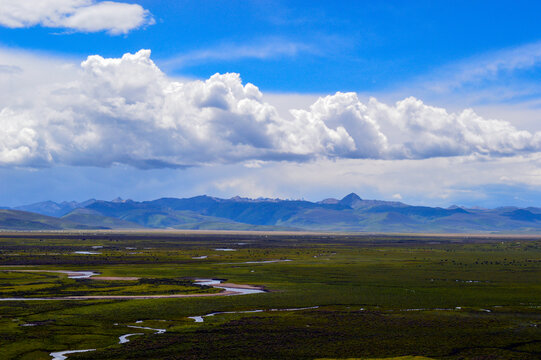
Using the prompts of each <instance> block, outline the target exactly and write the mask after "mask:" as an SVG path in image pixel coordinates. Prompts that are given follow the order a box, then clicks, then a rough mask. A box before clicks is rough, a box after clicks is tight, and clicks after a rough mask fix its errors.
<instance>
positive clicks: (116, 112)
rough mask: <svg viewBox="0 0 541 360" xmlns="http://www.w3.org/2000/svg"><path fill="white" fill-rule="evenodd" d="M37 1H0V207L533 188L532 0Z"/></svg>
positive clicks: (438, 194) (537, 42)
mask: <svg viewBox="0 0 541 360" xmlns="http://www.w3.org/2000/svg"><path fill="white" fill-rule="evenodd" d="M40 3H41V6H36V5H35V2H32V1H30V0H18V1H15V0H0V4H1V5H2V6H1V7H0V9H1V10H0V92H1V93H2V96H0V98H2V100H0V205H6V206H14V205H19V204H23V203H30V202H36V201H42V200H48V199H52V200H56V201H59V200H72V199H74V200H85V199H87V198H104V199H108V198H113V197H116V196H122V197H129V198H134V199H138V200H146V199H151V198H157V197H161V196H177V197H183V196H192V195H198V194H202V193H207V194H210V195H216V196H224V197H229V196H234V195H237V194H239V195H242V196H248V197H257V196H269V197H283V198H307V199H310V200H319V199H322V198H325V197H340V196H343V195H345V194H347V193H349V192H351V191H355V192H357V193H358V194H359V195H360V196H361V197H365V198H380V199H389V200H396V199H399V200H402V201H405V202H410V203H416V204H426V205H439V206H448V205H451V204H454V203H458V204H463V205H468V206H474V205H479V206H490V207H493V206H499V205H520V206H536V205H538V204H539V201H540V200H541V194H540V192H539V190H538V189H539V185H541V175H540V174H539V163H540V160H541V156H540V154H541V132H540V131H541V128H540V127H541V126H540V125H539V124H540V121H541V114H540V106H541V87H540V85H539V79H540V76H541V72H540V69H541V66H540V65H541V27H539V25H538V23H539V20H538V14H539V13H540V10H541V4H539V3H538V2H534V1H514V2H510V1H475V2H471V1H438V2H434V1H416V2H404V1H387V2H381V1H377V2H376V1H373V2H369V1H365V2H359V1H352V2H342V3H340V4H333V3H329V2H324V1H227V2H224V1H211V0H208V1H188V0H186V1H160V0H153V1H122V2H120V1H116V2H106V3H103V2H100V1H98V0H58V1H49V0H47V1H42V2H40ZM141 49H149V50H151V54H149V53H148V52H140V50H141ZM125 54H128V55H125ZM92 55H99V57H90V58H89V56H92ZM216 73H219V74H222V75H218V76H214V77H213V75H214V74H216ZM227 73H234V74H238V75H231V76H229V75H223V74H227ZM248 83H251V84H253V85H255V86H256V87H257V89H256V88H252V87H251V85H250V86H248V85H247V84H248ZM254 89H255V90H254ZM318 99H319V100H318ZM2 128H3V130H2ZM284 174H286V175H284ZM309 174H311V175H309ZM421 175H424V176H421Z"/></svg>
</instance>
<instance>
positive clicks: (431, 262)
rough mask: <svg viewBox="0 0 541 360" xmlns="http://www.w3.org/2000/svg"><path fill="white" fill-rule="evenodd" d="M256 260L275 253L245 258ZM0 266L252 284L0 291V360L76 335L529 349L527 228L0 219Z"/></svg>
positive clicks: (35, 279) (49, 281)
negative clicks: (448, 231) (29, 223)
mask: <svg viewBox="0 0 541 360" xmlns="http://www.w3.org/2000/svg"><path fill="white" fill-rule="evenodd" d="M216 249H235V251H222V250H216ZM75 251H93V252H99V254H95V255H84V254H75ZM202 256H207V257H206V258H203V259H197V257H202ZM269 260H291V261H279V262H272V263H269V262H267V263H257V262H258V261H269ZM0 265H1V266H0V269H4V270H8V269H11V270H13V269H25V270H31V269H33V270H40V269H41V270H81V271H82V270H84V271H95V272H99V273H100V274H101V275H100V276H110V277H138V278H141V279H140V280H137V281H135V280H134V281H120V282H119V281H116V282H115V281H97V280H90V279H82V280H74V279H68V278H67V277H66V276H65V275H62V274H54V273H22V272H7V271H5V272H0V297H4V298H5V297H13V296H21V297H41V296H53V295H54V296H67V295H73V294H119V293H120V294H158V293H163V294H166V293H172V292H175V293H176V292H182V293H190V292H191V293H195V292H209V291H211V292H212V291H216V290H215V289H200V288H198V287H196V286H193V284H192V283H191V281H190V279H194V278H219V279H226V280H227V282H233V283H237V284H255V285H262V286H264V287H265V288H266V289H267V290H268V292H267V293H264V294H254V295H242V296H226V297H207V298H203V297H202V298H184V299H150V300H92V301H87V300H85V301H1V302H0V358H2V359H50V356H49V353H50V352H52V351H63V350H76V349H97V350H96V351H93V352H87V353H78V354H72V355H69V359H219V358H223V359H321V358H327V359H348V358H356V359H368V358H370V359H371V358H401V357H404V358H403V359H410V358H411V359H417V357H425V358H432V359H536V358H541V240H540V239H538V238H536V237H533V236H531V237H523V238H520V237H514V236H504V237H496V236H494V237H493V236H490V235H486V236H468V235H460V236H454V235H446V236H422V235H419V236H412V235H403V236H399V235H392V236H391V235H386V236H384V235H355V234H341V235H340V234H310V233H291V234H289V233H227V232H226V233H217V232H149V233H145V232H127V233H109V232H97V233H90V232H84V233H12V234H8V233H4V234H1V233H0ZM316 306H317V308H312V309H306V310H299V311H272V309H291V308H306V307H316ZM252 310H265V311H262V312H257V313H249V312H244V313H229V314H220V315H215V316H212V317H205V318H204V322H199V323H197V322H194V320H193V319H190V318H188V317H189V316H197V315H204V314H208V313H212V312H235V311H252ZM138 320H143V322H142V323H138V324H136V321H138ZM114 324H117V325H114ZM128 325H142V326H145V327H152V328H164V329H166V330H167V332H166V333H163V334H159V335H157V334H155V332H154V331H151V330H143V329H132V328H128V327H127V326H128ZM139 332H142V333H145V335H143V336H133V337H131V338H130V342H129V343H126V344H118V337H119V336H121V335H124V334H127V333H139Z"/></svg>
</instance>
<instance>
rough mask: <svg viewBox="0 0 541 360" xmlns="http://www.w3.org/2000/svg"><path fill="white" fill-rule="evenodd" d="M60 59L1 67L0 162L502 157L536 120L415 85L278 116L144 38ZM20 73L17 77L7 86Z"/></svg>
mask: <svg viewBox="0 0 541 360" xmlns="http://www.w3.org/2000/svg"><path fill="white" fill-rule="evenodd" d="M0 60H1V57H0ZM2 66H3V67H4V68H6V69H12V68H11V67H10V66H13V64H4V65H2ZM61 67H62V69H63V70H62V72H63V73H64V79H63V80H61V81H57V82H51V81H47V82H43V81H42V82H39V84H38V85H36V84H32V83H31V82H28V81H26V82H25V81H20V82H19V81H18V80H19V79H22V78H24V74H25V72H27V71H28V70H27V69H26V68H21V69H20V70H19V69H17V71H6V72H4V73H0V87H4V91H3V93H4V92H6V93H17V94H19V96H17V98H16V100H15V99H13V100H10V101H7V103H6V101H3V102H0V165H1V166H4V167H13V166H23V167H49V166H53V165H78V166H99V167H107V166H111V165H113V164H128V165H132V166H135V167H138V168H143V169H145V168H161V167H186V166H198V165H205V164H231V163H240V162H247V161H252V163H253V162H254V161H255V162H257V161H268V160H286V161H292V162H304V161H308V160H311V159H322V158H323V159H395V160H396V159H428V158H434V157H454V156H464V155H475V154H480V155H483V156H487V157H502V156H512V155H517V154H522V153H536V152H539V151H540V149H541V133H539V132H537V133H531V132H528V131H524V130H518V129H516V128H515V127H513V126H512V125H511V124H510V123H509V122H505V121H501V120H492V119H484V118H482V117H480V116H478V115H477V114H476V113H475V112H474V111H473V110H471V109H466V110H464V111H462V112H459V113H450V112H447V111H446V110H445V109H443V108H438V107H433V106H429V105H426V104H424V103H423V102H422V101H421V100H419V99H416V98H413V97H409V98H406V99H404V100H402V101H398V102H397V103H395V104H392V105H388V104H384V103H382V102H379V101H378V100H376V99H374V98H371V99H370V100H369V101H368V102H366V103H363V102H361V101H360V100H359V98H358V97H357V95H356V94H355V93H340V92H338V93H336V94H334V95H329V96H325V97H321V98H319V99H318V100H317V101H316V102H315V103H314V104H312V105H311V106H310V107H309V108H308V109H291V110H290V112H289V113H290V115H289V116H280V115H279V113H278V111H277V109H276V108H275V107H274V106H273V105H271V104H269V103H267V102H265V101H263V99H262V98H263V97H262V93H261V92H260V90H259V89H258V88H257V87H256V86H255V85H253V84H250V83H248V84H243V83H242V81H241V78H240V76H239V75H238V74H233V73H228V74H215V75H213V76H211V77H210V78H209V79H207V80H204V81H201V80H196V81H178V80H175V79H172V78H169V77H168V76H166V75H165V74H164V73H163V72H162V71H161V70H160V69H159V68H158V67H157V66H156V65H155V64H154V62H153V61H152V60H151V58H150V51H149V50H141V51H139V52H137V53H135V54H125V55H124V56H122V57H121V58H110V59H106V58H103V57H101V56H97V55H95V56H89V57H88V59H87V60H85V61H84V62H82V63H81V64H80V66H79V67H78V68H77V67H70V66H68V65H62V66H61ZM50 71H53V70H50ZM66 73H70V74H71V73H72V74H71V76H66V75H65V74H66ZM18 83H21V84H26V85H25V86H26V87H25V88H24V89H15V87H16V85H14V84H18ZM6 86H7V87H8V89H9V91H7V90H6V89H5V87H6ZM21 86H23V85H21Z"/></svg>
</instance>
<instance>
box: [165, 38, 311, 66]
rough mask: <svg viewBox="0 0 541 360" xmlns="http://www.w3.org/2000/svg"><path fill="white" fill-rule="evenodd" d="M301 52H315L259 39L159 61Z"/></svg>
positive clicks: (185, 63)
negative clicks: (253, 41) (249, 42)
mask: <svg viewBox="0 0 541 360" xmlns="http://www.w3.org/2000/svg"><path fill="white" fill-rule="evenodd" d="M301 53H317V51H316V49H315V48H314V46H312V45H309V44H305V43H300V42H294V41H288V40H285V39H280V38H266V39H259V40H258V41H257V42H255V43H252V44H222V45H220V46H217V47H214V48H209V49H201V50H196V51H192V52H189V53H186V54H182V55H179V56H176V57H173V58H170V59H168V60H165V61H163V62H162V63H161V66H163V67H165V68H177V67H183V66H189V65H193V64H201V63H203V62H223V61H234V60H239V59H274V58H280V57H294V56H297V55H299V54H301Z"/></svg>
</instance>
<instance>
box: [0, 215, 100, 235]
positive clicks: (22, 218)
mask: <svg viewBox="0 0 541 360" xmlns="http://www.w3.org/2000/svg"><path fill="white" fill-rule="evenodd" d="M0 229H2V230H67V229H104V227H102V226H86V225H83V224H78V223H75V222H72V221H70V220H68V219H59V218H55V217H51V216H46V215H41V214H36V213H31V212H26V211H20V210H0Z"/></svg>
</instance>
